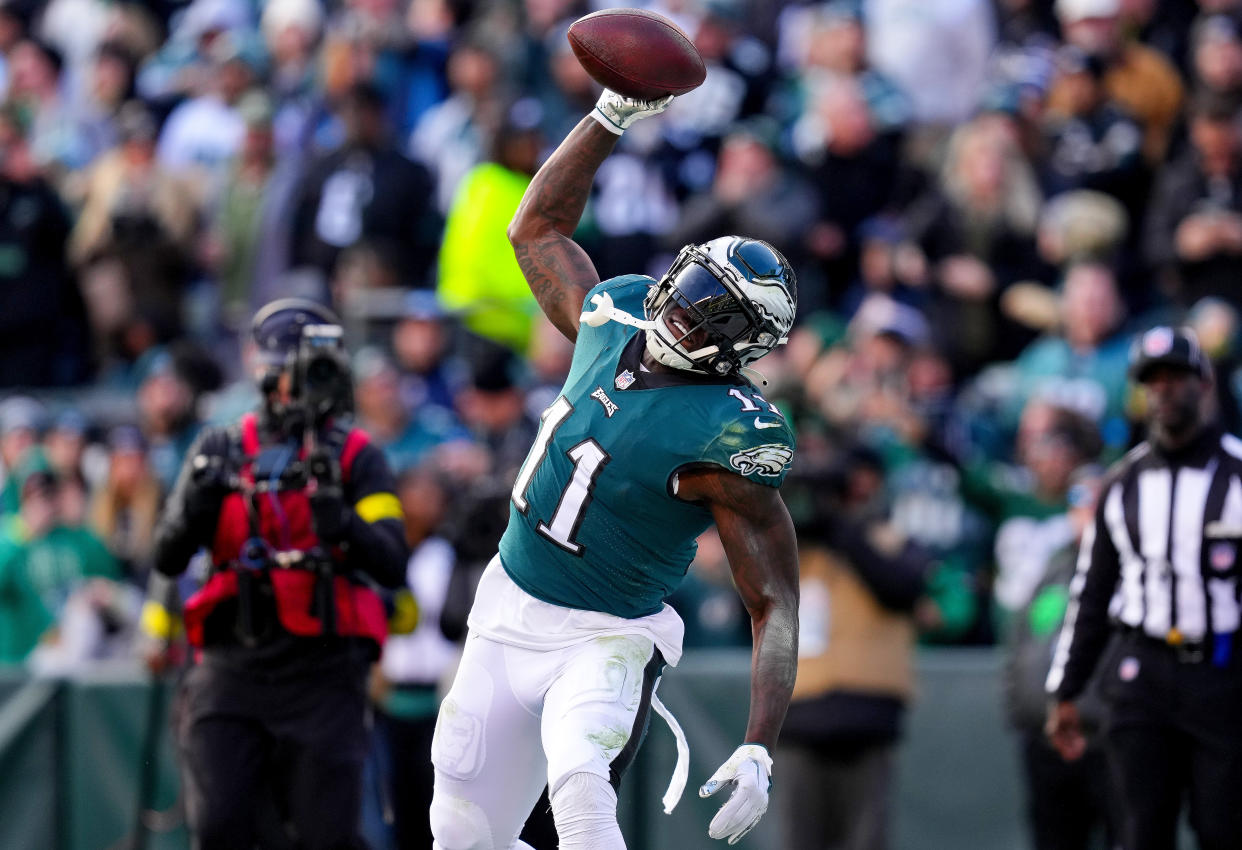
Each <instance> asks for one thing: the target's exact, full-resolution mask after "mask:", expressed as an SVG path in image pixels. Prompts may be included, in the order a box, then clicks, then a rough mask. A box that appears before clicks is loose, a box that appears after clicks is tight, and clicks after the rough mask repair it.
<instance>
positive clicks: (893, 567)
mask: <svg viewBox="0 0 1242 850" xmlns="http://www.w3.org/2000/svg"><path fill="white" fill-rule="evenodd" d="M831 545H832V547H833V548H834V549H836V550H837V551H838V552H840V553H841V554H842V555H844V556H845V558H846V560H847V561H849V563H850V567H851V568H852V569H853V570H854V572H855V574H857V576H858V577H859V578H860V579H862V580H863V583H864V584H865V585H867V589H868V590H870V591H871V592H872V593H873V594H874V595H875V598H876V600H877V601H879V603H880V604H881V605H883V606H884V607H885V608H888V609H889V610H890V611H897V612H903V611H909V610H910V609H912V608H913V607H914V603H915V602H916V601H918V598H919V597H920V596H922V594H923V588H924V586H925V580H924V577H925V576H926V575H927V568H928V565H929V562H928V560H927V559H926V558H924V557H922V556H920V555H919V554H918V552H917V551H916V550H914V549H912V548H910V547H907V548H906V549H904V550H903V551H901V552H899V553H898V554H896V555H885V554H883V553H881V552H880V551H879V550H877V549H876V548H875V547H874V546H873V545H871V542H870V541H869V540H867V535H866V534H865V533H864V529H863V528H862V527H860V526H859V525H858V524H856V523H853V522H849V521H840V522H836V523H834V527H833V533H832V541H831Z"/></svg>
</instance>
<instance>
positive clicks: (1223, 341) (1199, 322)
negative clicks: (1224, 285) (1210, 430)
mask: <svg viewBox="0 0 1242 850" xmlns="http://www.w3.org/2000/svg"><path fill="white" fill-rule="evenodd" d="M1186 326H1187V327H1189V328H1190V329H1191V330H1192V331H1194V333H1195V336H1196V337H1197V338H1198V340H1199V344H1200V345H1202V346H1203V353H1204V354H1206V355H1207V356H1208V358H1209V359H1210V360H1211V361H1212V371H1213V373H1214V374H1215V375H1216V381H1215V396H1216V416H1217V420H1218V421H1219V423H1220V426H1221V428H1222V429H1224V430H1225V431H1226V432H1228V433H1230V434H1233V435H1234V436H1242V371H1240V370H1242V362H1239V349H1240V345H1242V317H1239V315H1238V310H1237V309H1236V308H1234V307H1232V306H1230V305H1229V304H1227V303H1225V302H1224V301H1221V300H1220V299H1218V298H1204V299H1202V300H1201V301H1197V302H1195V304H1194V306H1192V307H1191V308H1190V310H1188V311H1187V313H1186Z"/></svg>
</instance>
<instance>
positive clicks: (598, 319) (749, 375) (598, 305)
mask: <svg viewBox="0 0 1242 850" xmlns="http://www.w3.org/2000/svg"><path fill="white" fill-rule="evenodd" d="M591 303H592V304H594V305H595V309H594V310H587V311H584V312H583V313H582V315H581V316H579V317H578V321H580V322H585V323H586V324H587V325H590V326H591V327H593V328H598V327H600V326H601V325H604V324H607V323H608V322H618V323H620V324H623V325H629V326H630V327H633V328H639V329H641V330H645V331H646V330H651V329H652V328H654V327H655V324H656V323H655V322H653V321H651V320H649V319H640V318H638V317H637V316H633V315H631V314H629V313H627V312H625V311H624V310H622V309H621V308H620V307H617V306H616V305H615V304H613V303H612V296H611V295H609V294H608V293H607V292H597V293H596V294H594V295H592V296H591ZM787 339H788V338H785V339H782V340H781V344H782V345H783V344H784V343H785V342H786V341H787ZM686 371H699V372H701V371H702V370H694V369H687V370H686ZM738 371H739V372H741V373H742V375H743V376H744V377H745V378H746V379H747V380H748V381H750V382H751V383H754V384H759V385H760V386H764V387H766V386H767V385H768V379H767V378H765V377H764V376H763V373H762V372H760V371H759V370H758V369H752V368H750V367H749V366H742V367H741V368H740V369H739V370H738ZM703 374H706V373H703Z"/></svg>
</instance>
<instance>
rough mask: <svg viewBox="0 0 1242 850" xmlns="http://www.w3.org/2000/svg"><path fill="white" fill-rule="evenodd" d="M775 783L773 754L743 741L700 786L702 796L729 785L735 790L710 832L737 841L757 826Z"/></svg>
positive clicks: (713, 822)
mask: <svg viewBox="0 0 1242 850" xmlns="http://www.w3.org/2000/svg"><path fill="white" fill-rule="evenodd" d="M771 784H772V757H771V756H770V755H768V751H767V750H766V749H764V748H763V747H761V746H760V745H759V744H743V745H742V746H740V747H738V748H737V749H736V750H734V751H733V755H731V756H729V760H728V761H727V762H725V763H724V764H722V765H721V766H720V768H719V769H718V770H717V771H716V772H715V773H713V774H712V778H711V779H709V780H707V782H705V783H704V784H703V787H702V788H700V789H699V796H700V797H710V796H712V795H713V794H715V793H716V792H717V791H719V790H720V789H721V788H723V787H725V786H726V785H732V786H733V793H732V794H731V795H730V796H729V799H728V801H727V802H726V803H725V804H724V805H723V806H721V807H720V811H719V812H717V813H716V816H715V817H714V818H712V822H711V824H710V825H709V826H708V827H707V834H708V835H710V836H711V837H712V838H727V839H729V843H730V844H737V843H738V842H739V841H741V840H742V836H744V835H746V833H748V832H750V831H751V830H752V829H754V828H755V824H757V823H759V819H760V818H761V817H763V813H764V812H766V811H767V810H768V787H769V786H770V785H771Z"/></svg>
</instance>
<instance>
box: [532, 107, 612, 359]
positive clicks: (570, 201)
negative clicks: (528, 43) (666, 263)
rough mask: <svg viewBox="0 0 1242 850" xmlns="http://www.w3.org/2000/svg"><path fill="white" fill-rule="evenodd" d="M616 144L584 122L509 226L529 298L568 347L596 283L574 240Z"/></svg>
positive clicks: (537, 178)
mask: <svg viewBox="0 0 1242 850" xmlns="http://www.w3.org/2000/svg"><path fill="white" fill-rule="evenodd" d="M619 138H620V136H618V135H616V134H615V133H611V132H609V131H608V130H606V129H604V127H603V126H601V125H600V124H599V122H597V121H593V120H591V119H590V118H583V119H582V121H580V122H579V123H578V126H577V127H575V128H574V129H573V130H572V131H571V132H570V134H569V135H568V136H567V137H566V138H565V141H563V142H561V145H560V147H558V148H557V149H556V151H555V152H554V153H553V154H552V156H550V157H549V158H548V161H547V162H545V163H544V164H543V167H542V168H540V169H539V173H537V174H536V175H535V178H534V179H533V180H532V181H531V183H530V186H528V187H527V189H526V194H525V195H523V196H522V203H521V204H520V205H519V206H518V210H517V213H516V214H515V215H514V216H513V221H512V222H510V224H509V241H510V242H511V243H513V250H514V253H515V254H516V255H517V261H518V266H520V267H521V269H522V274H523V275H525V276H526V282H527V283H529V284H530V290H531V292H533V293H534V294H535V298H536V300H538V301H539V306H540V307H541V308H543V312H544V313H546V314H547V316H548V318H549V319H551V320H552V324H553V325H555V326H556V329H557V330H559V331H560V332H561V333H563V334H564V335H565V336H566V337H568V338H569V339H570V340H571V341H572V340H576V339H577V338H578V317H579V315H580V314H581V311H582V299H583V297H584V296H585V295H586V293H587V292H588V291H589V290H590V289H591V287H593V286H595V284H597V283H599V272H597V271H596V270H595V264H594V263H592V262H591V258H590V257H588V256H587V253H586V251H584V250H582V248H581V247H580V246H579V245H578V244H577V243H576V242H574V240H573V238H572V235H573V232H574V228H575V227H577V226H578V219H580V218H581V217H582V210H583V209H584V208H585V207H586V202H587V196H588V195H589V194H590V191H591V183H592V182H593V181H594V180H595V171H596V169H598V168H599V166H600V163H602V162H603V161H604V159H606V158H607V156H608V154H610V153H611V152H612V149H613V148H614V147H616V144H617V139H619Z"/></svg>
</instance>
